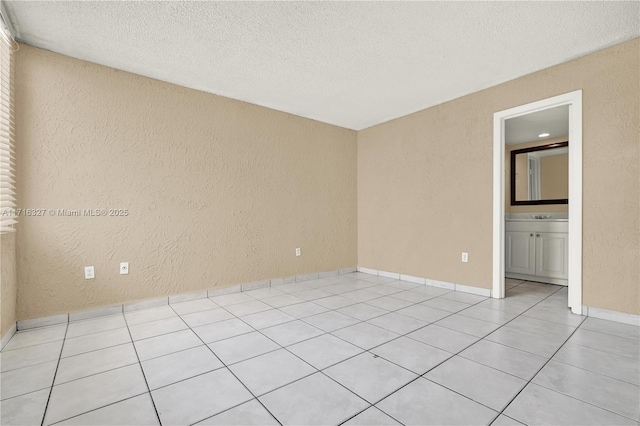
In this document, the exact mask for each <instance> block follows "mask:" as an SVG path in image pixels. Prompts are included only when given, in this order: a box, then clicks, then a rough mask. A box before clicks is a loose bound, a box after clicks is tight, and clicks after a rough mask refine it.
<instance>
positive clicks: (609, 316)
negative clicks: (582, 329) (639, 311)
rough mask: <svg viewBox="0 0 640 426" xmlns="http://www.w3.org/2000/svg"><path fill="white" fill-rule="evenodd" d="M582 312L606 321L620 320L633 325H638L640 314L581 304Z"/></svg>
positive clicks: (639, 323)
mask: <svg viewBox="0 0 640 426" xmlns="http://www.w3.org/2000/svg"><path fill="white" fill-rule="evenodd" d="M582 314H583V315H586V316H589V317H594V318H599V319H603V320H608V321H615V322H620V323H622V324H629V325H635V326H636V327H640V315H634V314H628V313H626V312H618V311H611V310H609V309H602V308H594V307H591V306H584V305H583V306H582Z"/></svg>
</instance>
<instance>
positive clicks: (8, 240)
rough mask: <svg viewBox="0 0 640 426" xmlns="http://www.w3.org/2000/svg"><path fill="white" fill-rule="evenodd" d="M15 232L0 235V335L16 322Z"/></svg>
mask: <svg viewBox="0 0 640 426" xmlns="http://www.w3.org/2000/svg"><path fill="white" fill-rule="evenodd" d="M17 285H18V282H17V277H16V234H14V233H13V234H2V235H0V337H2V336H4V334H5V333H6V332H7V330H9V329H10V328H11V327H12V326H13V325H14V324H15V323H16V292H17Z"/></svg>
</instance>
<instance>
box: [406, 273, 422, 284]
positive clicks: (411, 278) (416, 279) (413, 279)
mask: <svg viewBox="0 0 640 426" xmlns="http://www.w3.org/2000/svg"><path fill="white" fill-rule="evenodd" d="M400 280H402V281H407V282H410V283H414V284H427V280H426V279H425V278H422V277H414V276H413V275H404V274H400Z"/></svg>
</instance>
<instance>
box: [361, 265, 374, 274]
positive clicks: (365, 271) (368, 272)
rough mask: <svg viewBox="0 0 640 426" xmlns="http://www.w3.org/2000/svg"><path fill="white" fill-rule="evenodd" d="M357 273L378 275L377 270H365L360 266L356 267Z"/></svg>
mask: <svg viewBox="0 0 640 426" xmlns="http://www.w3.org/2000/svg"><path fill="white" fill-rule="evenodd" d="M358 272H362V273H363V274H370V275H378V270H377V269H371V268H365V267H362V266H358Z"/></svg>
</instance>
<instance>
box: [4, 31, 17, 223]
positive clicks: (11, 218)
mask: <svg viewBox="0 0 640 426" xmlns="http://www.w3.org/2000/svg"><path fill="white" fill-rule="evenodd" d="M0 33H1V34H0V233H5V232H14V231H15V228H14V225H15V224H16V223H17V220H16V217H17V215H16V211H15V208H16V199H15V196H16V194H15V147H14V140H15V130H14V127H13V118H14V109H13V95H14V91H13V90H14V89H13V50H14V47H13V46H14V45H15V43H14V42H13V40H12V39H11V37H10V36H9V35H8V34H7V33H6V31H3V30H1V29H0Z"/></svg>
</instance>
